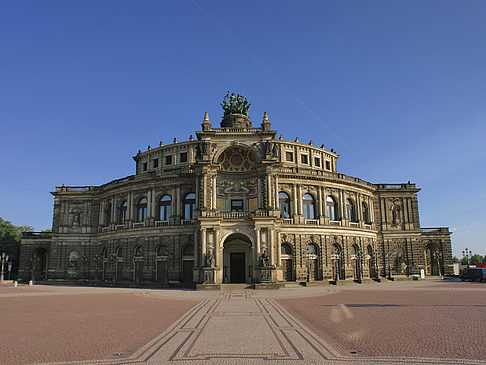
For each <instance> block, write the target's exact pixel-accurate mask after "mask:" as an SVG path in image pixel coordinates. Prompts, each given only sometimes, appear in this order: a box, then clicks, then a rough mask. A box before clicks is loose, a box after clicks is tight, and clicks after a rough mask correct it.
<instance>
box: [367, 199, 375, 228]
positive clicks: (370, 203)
mask: <svg viewBox="0 0 486 365" xmlns="http://www.w3.org/2000/svg"><path fill="white" fill-rule="evenodd" d="M368 207H369V214H370V224H373V222H374V221H375V209H374V207H373V198H368Z"/></svg>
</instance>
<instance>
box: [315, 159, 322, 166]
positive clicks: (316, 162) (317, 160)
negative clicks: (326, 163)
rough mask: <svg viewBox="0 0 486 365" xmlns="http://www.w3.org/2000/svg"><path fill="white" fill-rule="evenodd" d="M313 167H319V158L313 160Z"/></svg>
mask: <svg viewBox="0 0 486 365" xmlns="http://www.w3.org/2000/svg"><path fill="white" fill-rule="evenodd" d="M314 165H316V166H317V167H321V159H320V158H319V157H315V158H314Z"/></svg>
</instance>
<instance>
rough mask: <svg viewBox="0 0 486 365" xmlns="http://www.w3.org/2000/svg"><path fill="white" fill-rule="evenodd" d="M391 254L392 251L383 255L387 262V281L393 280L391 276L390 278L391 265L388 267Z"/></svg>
mask: <svg viewBox="0 0 486 365" xmlns="http://www.w3.org/2000/svg"><path fill="white" fill-rule="evenodd" d="M392 253H393V252H392V251H388V252H387V253H386V254H385V257H386V259H387V260H388V280H393V276H392V272H391V265H390V259H391V255H392Z"/></svg>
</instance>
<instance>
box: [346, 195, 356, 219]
mask: <svg viewBox="0 0 486 365" xmlns="http://www.w3.org/2000/svg"><path fill="white" fill-rule="evenodd" d="M346 218H348V220H349V221H350V222H355V221H356V218H355V214H354V205H353V202H352V201H351V200H350V199H346Z"/></svg>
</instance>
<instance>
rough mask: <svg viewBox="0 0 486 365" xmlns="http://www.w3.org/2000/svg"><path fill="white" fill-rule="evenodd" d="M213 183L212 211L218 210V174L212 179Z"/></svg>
mask: <svg viewBox="0 0 486 365" xmlns="http://www.w3.org/2000/svg"><path fill="white" fill-rule="evenodd" d="M211 180H212V183H213V194H212V197H213V199H212V209H216V208H217V205H216V174H215V175H213V176H212V177H211Z"/></svg>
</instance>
